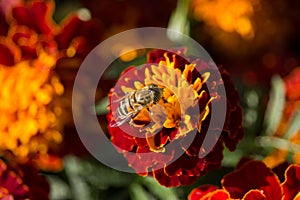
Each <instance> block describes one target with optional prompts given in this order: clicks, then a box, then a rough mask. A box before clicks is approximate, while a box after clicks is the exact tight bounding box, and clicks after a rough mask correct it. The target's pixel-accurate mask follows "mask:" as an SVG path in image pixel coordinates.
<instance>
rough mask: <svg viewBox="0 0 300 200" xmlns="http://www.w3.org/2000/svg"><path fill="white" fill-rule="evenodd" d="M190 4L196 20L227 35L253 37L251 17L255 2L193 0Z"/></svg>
mask: <svg viewBox="0 0 300 200" xmlns="http://www.w3.org/2000/svg"><path fill="white" fill-rule="evenodd" d="M191 4H192V5H191V7H192V13H193V16H194V17H195V18H196V19H197V20H203V21H204V22H205V23H207V24H209V25H210V26H213V27H218V28H220V29H221V30H223V31H226V32H229V33H232V32H236V33H238V34H239V35H241V36H242V37H244V38H253V37H254V28H253V22H252V21H251V17H252V15H253V10H254V5H255V4H257V1H247V0H234V1H224V0H216V1H207V0H194V1H192V3H191ZM212 10H214V12H211V11H212Z"/></svg>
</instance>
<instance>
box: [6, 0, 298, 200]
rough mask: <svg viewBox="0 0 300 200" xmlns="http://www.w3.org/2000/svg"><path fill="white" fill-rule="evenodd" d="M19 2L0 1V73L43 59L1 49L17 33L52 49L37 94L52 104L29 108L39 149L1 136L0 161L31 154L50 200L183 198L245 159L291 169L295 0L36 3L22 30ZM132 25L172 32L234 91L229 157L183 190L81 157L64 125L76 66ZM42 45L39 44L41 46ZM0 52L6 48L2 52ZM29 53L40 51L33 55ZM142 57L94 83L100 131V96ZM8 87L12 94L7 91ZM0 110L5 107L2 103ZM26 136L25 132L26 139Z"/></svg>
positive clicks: (68, 122) (103, 100)
mask: <svg viewBox="0 0 300 200" xmlns="http://www.w3.org/2000/svg"><path fill="white" fill-rule="evenodd" d="M8 2H9V3H8ZM20 2H21V1H18V0H14V1H5V0H2V1H1V3H0V7H1V8H2V9H1V10H2V11H1V19H0V21H1V23H0V28H1V40H0V51H1V52H3V53H1V54H2V55H0V61H1V65H5V66H14V65H18V63H22V62H23V61H24V62H27V60H29V59H28V58H30V59H32V58H33V59H38V60H39V58H40V56H39V55H42V53H40V54H39V53H38V54H37V55H35V54H34V55H33V54H31V53H30V52H32V51H31V50H32V49H31V47H30V46H29V47H30V48H29V47H28V46H26V45H23V46H22V45H21V44H22V43H21V42H20V40H18V41H19V43H17V44H18V45H19V46H18V45H17V46H18V48H19V47H20V49H21V52H22V55H23V56H20V55H19V54H20V52H19V50H14V49H13V48H15V47H14V45H7V41H6V39H7V38H9V37H11V38H12V39H13V40H15V38H16V37H17V36H16V33H18V37H23V35H26V34H28V35H29V36H30V37H29V36H28V37H27V35H26V37H25V38H27V39H28V38H31V39H30V41H33V40H37V41H38V42H40V43H42V44H43V45H42V48H43V49H44V50H45V51H51V50H52V49H55V51H57V52H58V53H57V55H56V56H55V57H54V58H47V59H48V60H47V63H49V62H50V61H49V59H50V60H51V59H54V62H55V63H56V64H54V65H55V68H53V72H52V71H51V72H49V74H47V76H46V75H45V76H46V77H45V80H48V79H49V77H50V79H51V80H50V83H49V85H50V86H51V87H52V88H54V89H51V91H53V92H50V93H47V92H46V93H45V94H47V95H46V96H47V97H49V98H50V99H51V100H49V102H50V103H48V101H47V100H45V101H46V102H47V103H41V104H37V106H41V105H45V108H43V109H44V110H45V113H48V114H47V117H45V119H44V120H45V121H46V122H47V123H46V122H45V124H48V125H45V128H44V129H45V130H46V129H51V131H49V132H47V131H44V133H45V135H43V137H45V138H46V139H45V138H43V140H39V139H38V138H40V137H42V136H40V135H41V133H40V132H43V131H40V130H43V129H42V128H41V127H39V131H37V132H39V133H38V134H37V135H35V137H34V139H35V140H34V141H35V143H36V142H40V141H43V142H44V141H46V142H44V143H43V144H45V146H47V147H45V146H43V147H38V145H36V146H37V147H36V149H38V150H35V149H34V147H35V146H34V145H33V143H30V145H31V146H30V145H29V146H30V147H28V146H27V147H26V148H28V150H24V149H26V148H25V147H24V148H23V149H21V150H20V148H15V147H14V145H13V144H12V145H11V146H9V145H7V143H8V140H7V138H6V136H1V137H0V138H1V140H2V141H3V142H2V143H1V142H0V144H1V145H0V147H1V154H0V155H1V157H2V158H3V160H5V161H7V162H12V163H14V162H16V163H24V162H27V161H28V159H25V157H26V158H28V155H29V157H31V156H32V158H30V159H29V160H30V162H33V163H35V164H34V166H35V167H37V168H38V169H40V170H41V171H42V174H43V175H44V176H45V177H46V179H47V181H48V183H49V187H50V190H49V197H50V199H54V200H63V199H78V200H79V199H110V200H113V199H170V200H171V199H172V200H173V199H186V198H187V196H188V194H189V192H190V191H191V190H192V189H193V188H195V187H197V186H199V185H201V184H207V183H211V184H215V185H220V180H221V179H222V177H223V176H224V175H225V174H227V173H228V172H230V171H232V170H233V169H234V167H235V165H236V164H237V162H238V161H239V160H240V158H242V157H244V156H246V157H252V158H255V159H259V160H264V161H265V163H266V164H267V165H268V166H270V167H274V166H276V165H278V164H280V163H282V162H286V161H288V162H291V163H298V161H299V159H298V157H299V155H298V153H299V151H300V146H299V145H300V141H299V139H298V137H299V135H300V131H299V126H300V125H299V124H300V123H299V120H300V118H299V116H300V114H299V105H300V95H299V94H300V72H299V69H298V71H297V67H298V66H299V62H300V37H299V35H300V28H299V27H300V17H299V13H298V12H299V9H300V2H299V1H296V0H291V1H284V0H272V1H271V0H264V1H262V0H178V1H176V0H164V1H158V0H153V1H147V0H130V1H129V0H55V2H54V1H44V2H46V3H47V6H46V7H45V8H44V7H41V8H33V7H30V6H27V9H29V10H30V9H31V10H34V9H37V10H39V9H45V10H47V12H46V14H45V15H43V14H41V15H40V16H41V17H40V18H39V17H38V16H39V15H37V18H38V19H39V20H36V21H37V24H38V26H35V25H32V24H30V20H29V21H26V20H25V19H26V16H27V15H26V14H24V13H26V12H27V11H24V10H26V9H23V10H22V9H21V10H19V11H14V12H12V11H11V9H12V8H13V7H14V6H16V5H19V4H22V5H23V4H24V3H26V2H27V3H28V2H31V1H24V2H23V3H22V2H21V3H20ZM49 2H50V3H49ZM28 5H29V3H28ZM45 5H46V4H45ZM25 7H26V6H25ZM45 10H44V11H45ZM36 13H39V12H36ZM20 24H21V26H20ZM41 24H42V25H41ZM53 24H54V25H53ZM31 25H32V27H35V28H34V30H36V33H31V32H30V34H29V33H28V30H27V29H26V28H24V27H26V26H28V27H30V26H31ZM36 27H37V28H36ZM137 27H164V28H172V29H175V30H178V31H180V32H182V33H184V34H187V35H189V36H191V37H192V38H193V39H195V40H196V41H198V42H199V43H200V44H201V45H202V46H203V47H204V48H205V49H206V51H207V52H208V53H209V54H210V56H211V57H212V58H213V60H214V61H215V63H216V64H217V65H218V66H222V67H223V68H225V69H226V70H227V71H228V72H229V73H230V74H231V78H232V80H233V82H234V85H235V86H236V88H237V89H238V92H239V95H240V101H241V106H242V108H243V115H244V119H243V125H244V128H245V132H246V134H245V137H244V139H243V140H242V141H241V142H240V143H239V145H238V148H237V150H236V151H234V152H229V151H227V150H225V151H224V159H223V167H222V168H221V169H219V170H215V171H212V172H210V173H208V174H207V175H205V176H203V177H201V178H200V179H199V180H198V181H197V182H196V183H195V184H193V185H191V186H182V187H177V188H165V187H162V186H160V185H159V184H158V183H157V182H156V181H154V180H153V179H151V178H148V177H147V178H144V177H140V176H138V175H135V174H127V173H122V172H119V171H115V170H113V169H110V168H108V167H106V166H104V165H102V164H101V163H99V162H98V161H97V160H94V159H93V158H92V157H91V156H90V155H89V153H88V152H87V151H86V149H85V148H84V146H83V145H82V143H81V141H80V139H79V137H78V135H77V133H76V129H75V127H74V124H73V121H72V117H71V112H72V111H71V94H72V86H73V82H74V79H75V76H76V73H77V70H78V69H79V67H80V64H81V62H82V61H83V59H84V58H85V56H86V55H87V54H88V52H89V51H90V50H92V49H93V48H94V47H95V46H96V45H98V44H99V43H100V42H101V41H103V40H105V39H106V38H109V37H110V36H112V35H114V34H117V33H120V32H122V31H125V30H129V29H133V28H137ZM54 30H55V31H54ZM19 33H22V34H23V35H22V34H19ZM20 35H22V36H20ZM44 37H45V38H47V39H45V40H44V39H43V38H44ZM4 38H6V39H4ZM32 38H33V39H32ZM49 38H50V39H49ZM50 40H51V41H52V40H53V43H55V45H54V46H55V47H53V46H51V45H52V43H51V44H50V42H49V44H47V45H44V43H45V41H50ZM26 41H27V40H26ZM28 41H29V40H28ZM7 46H9V51H8V50H7ZM35 48H36V49H38V48H37V47H34V48H33V49H35ZM119 48H120V49H118V52H119V53H120V55H121V54H122V51H126V47H119ZM36 51H37V52H39V50H36ZM111 51H113V50H111ZM6 52H10V53H7V54H5V53H6ZM18 52H19V53H18ZM24 52H26V54H25V53H24ZM146 53H147V52H146V51H143V50H139V51H134V52H130V53H127V54H123V55H122V56H120V58H119V59H118V60H116V61H115V62H113V63H112V65H111V66H110V67H109V68H108V70H107V71H106V72H105V74H104V75H103V77H101V82H105V85H99V90H98V93H97V94H96V102H97V103H96V110H97V112H98V115H99V122H100V124H101V126H102V127H103V128H104V129H106V126H107V122H106V114H107V109H106V107H107V94H108V92H109V89H110V88H111V87H113V86H114V84H115V83H116V81H117V78H118V76H119V74H120V73H121V72H122V71H123V70H124V69H125V68H126V67H128V66H131V65H136V66H138V65H140V64H142V63H144V62H145V61H146ZM24 55H26V56H24ZM9 56H11V57H12V61H11V62H10V60H9V59H8V58H10V57H9ZM41 59H42V60H43V61H45V60H46V59H45V58H41ZM48 61H49V62H48ZM45 62H46V61H45ZM49 65H51V66H52V65H53V64H49ZM1 69H2V68H0V73H2V72H1ZM11 69H12V68H9V70H8V71H9V72H8V73H10V74H13V75H11V76H12V77H14V76H22V75H24V74H25V73H26V70H25V69H24V72H23V71H19V72H20V74H19V75H18V73H16V72H13V71H12V70H11ZM295 70H296V71H295ZM3 71H4V70H3ZM3 73H4V72H3ZM14 73H15V74H14ZM53 74H54V75H53ZM1 77H8V76H7V75H6V74H5V73H4V75H3V76H0V84H1V85H0V87H1V90H2V92H3V94H2V95H1V96H0V101H1V102H6V101H7V102H10V101H11V99H10V98H12V99H14V97H9V98H8V97H7V98H6V96H7V95H6V96H5V95H4V91H6V90H5V89H4V88H6V89H7V90H8V88H10V87H8V86H7V85H9V84H8V83H7V82H4V81H3V80H5V79H4V78H3V79H1ZM55 77H56V78H55ZM11 79H14V78H11ZM11 79H9V80H11ZM32 79H34V80H36V79H35V78H32ZM26 80H28V79H25V78H24V82H22V83H20V84H23V86H24V84H25V83H26ZM30 80H31V79H30ZM2 81H3V82H2ZM18 81H20V79H18ZM18 81H16V85H17V83H18ZM55 81H56V82H55ZM4 83H6V85H5V84H4ZM38 83H39V82H37V83H36V84H38ZM43 83H44V82H43ZM49 85H48V86H49ZM6 86H7V87H6ZM48 86H47V87H45V88H46V89H45V88H44V89H45V91H48V90H47V88H48V89H49V87H48ZM60 87H63V92H59V91H60V89H59V88H60ZM16 88H19V87H17V86H16ZM22 88H23V90H22V89H20V91H22V92H20V96H21V97H22V98H25V97H24V96H25V94H27V93H26V92H24V91H26V90H27V89H26V87H22ZM24 88H25V89H24ZM43 91H44V90H43ZM31 92H32V93H34V92H35V91H31ZM12 93H13V94H14V92H12ZM13 94H12V95H13ZM43 94H44V93H43ZM50 94H51V95H50ZM15 95H17V92H15ZM18 98H19V97H18ZM45 98H46V97H45ZM1 99H2V100H1ZM41 99H42V97H41ZM24 101H25V100H24ZM40 102H44V101H42V100H41V101H40ZM24 104H26V102H25V103H24ZM28 104H30V102H29V103H28ZM3 105H6V104H4V103H3ZM7 105H8V104H7ZM26 105H27V104H26ZM9 106H10V107H9ZM11 107H13V108H11ZM20 107H21V106H20ZM14 108H15V107H14V106H12V105H8V106H7V107H5V106H3V107H0V111H1V115H2V114H3V113H4V115H5V114H6V113H13V114H11V115H13V116H15V115H16V114H14V113H16V112H17V113H18V112H19V111H18V110H17V109H14ZM1 109H2V110H1ZM32 109H33V108H32ZM43 109H42V110H43ZM48 109H49V112H48ZM12 110H14V111H12ZM49 113H52V115H50V114H49ZM11 115H9V116H10V117H9V118H8V119H7V118H5V117H2V118H1V117H0V121H2V123H3V125H2V126H1V127H0V128H1V129H0V130H2V132H3V133H6V132H5V131H7V130H9V129H10V128H9V127H10V126H14V125H16V124H10V123H11V121H10V120H11V119H14V120H15V118H14V117H11ZM45 115H46V114H45ZM7 116H8V115H7ZM18 116H19V114H18ZM50 116H52V118H53V124H52V122H49V120H50V118H51V117H50ZM52 118H51V119H52ZM20 119H22V121H21V122H20V126H21V128H20V129H19V131H20V130H21V131H24V130H23V129H30V127H31V126H30V125H28V124H27V125H26V126H25V125H24V123H25V121H24V119H23V118H20ZM25 119H26V118H25ZM39 119H40V118H39ZM5 120H6V121H5ZM28 123H29V122H28ZM39 123H41V122H39ZM32 126H33V127H34V125H32ZM33 129H34V128H33ZM25 132H26V131H25ZM53 132H55V134H56V135H55V134H54V135H55V136H53ZM34 133H35V132H34V131H33V133H32V134H34ZM0 134H1V133H0ZM28 134H29V133H28ZM2 135H3V134H2ZM12 135H13V134H12ZM29 135H30V134H29ZM14 137H19V136H14ZM52 137H53V138H54V139H53V138H52ZM28 138H29V139H28V140H30V141H31V140H33V139H32V138H33V137H32V136H28ZM49 138H52V139H49ZM24 140H25V139H24ZM26 141H27V140H26ZM40 148H41V149H42V148H47V153H45V154H43V153H41V152H43V151H42V150H41V149H40ZM16 149H17V150H16ZM14 152H19V153H14ZM24 152H25V153H24ZM36 152H38V154H36ZM45 152H46V151H45ZM45 155H47V156H45ZM15 157H17V159H15ZM16 160H17V161H16Z"/></svg>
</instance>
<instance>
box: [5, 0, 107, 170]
mask: <svg viewBox="0 0 300 200" xmlns="http://www.w3.org/2000/svg"><path fill="white" fill-rule="evenodd" d="M8 4H9V2H8V1H7V2H2V4H0V5H1V6H9V9H5V10H6V11H7V12H6V13H1V16H2V14H4V17H3V18H2V17H1V18H0V20H4V21H1V23H0V24H5V25H7V31H5V32H4V33H3V35H2V36H0V50H1V55H0V83H1V91H0V100H1V105H0V112H1V116H0V121H1V122H0V151H1V153H2V154H3V155H4V156H5V157H6V158H7V159H10V158H13V159H17V160H18V161H22V162H25V161H27V160H28V159H34V163H35V164H36V165H37V166H39V167H40V168H42V169H44V170H54V171H57V170H60V169H61V168H62V161H61V160H60V158H59V157H57V155H55V154H57V152H58V151H59V144H62V141H63V136H62V131H63V128H64V125H65V124H66V123H67V122H70V121H71V117H69V116H67V115H66V114H65V113H67V112H66V110H67V109H69V108H70V107H71V103H70V102H71V101H70V99H71V98H70V97H69V96H67V95H66V94H64V92H65V91H66V89H65V86H64V85H63V84H62V82H64V84H65V83H66V82H67V81H65V80H64V79H62V77H61V76H58V75H60V74H58V71H57V68H58V67H59V68H60V69H61V68H63V67H65V66H63V65H62V63H63V62H62V60H64V59H74V60H76V59H77V60H79V61H77V62H69V63H68V66H67V67H68V68H70V67H71V68H72V69H75V68H79V66H80V59H82V58H83V57H84V56H85V55H86V54H87V53H88V52H89V50H91V49H92V48H93V47H94V46H95V45H96V44H98V42H99V40H100V34H99V30H100V28H99V27H101V25H100V26H99V25H98V23H95V21H92V20H89V19H84V20H83V19H81V18H80V16H79V14H76V13H75V14H73V15H70V16H69V17H68V18H67V19H66V20H64V22H63V23H62V24H60V25H58V24H57V23H55V22H54V20H53V19H52V14H53V10H54V2H53V1H20V2H18V3H17V4H14V5H8ZM1 33H2V32H1ZM96 33H97V34H96ZM100 33H101V31H100ZM87 38H89V40H88V39H87ZM63 71H64V72H63V75H64V77H70V76H69V75H70V74H65V70H63ZM68 86H69V85H68ZM68 94H69V93H68ZM50 152H51V153H50Z"/></svg>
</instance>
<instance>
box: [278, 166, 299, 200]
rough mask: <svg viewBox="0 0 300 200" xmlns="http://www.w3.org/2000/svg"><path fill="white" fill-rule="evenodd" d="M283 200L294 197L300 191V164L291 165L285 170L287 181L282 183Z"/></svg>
mask: <svg viewBox="0 0 300 200" xmlns="http://www.w3.org/2000/svg"><path fill="white" fill-rule="evenodd" d="M282 189H283V193H284V197H283V200H290V199H293V198H294V197H296V196H297V195H298V198H299V194H298V193H299V191H300V166H299V165H290V166H289V167H288V169H287V170H286V172H285V181H284V182H283V183H282Z"/></svg>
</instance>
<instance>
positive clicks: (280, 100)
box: [264, 76, 285, 135]
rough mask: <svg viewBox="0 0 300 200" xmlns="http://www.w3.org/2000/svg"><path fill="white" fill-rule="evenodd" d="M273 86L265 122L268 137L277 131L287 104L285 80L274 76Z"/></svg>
mask: <svg viewBox="0 0 300 200" xmlns="http://www.w3.org/2000/svg"><path fill="white" fill-rule="evenodd" d="M271 84H272V89H271V92H270V100H269V104H268V107H267V110H266V113H265V120H264V124H265V126H266V131H265V132H266V134H267V135H271V134H273V133H274V132H275V130H276V129H277V127H278V124H279V122H280V119H281V118H282V114H283V108H284V104H285V87H284V82H283V80H282V79H281V78H280V77H279V76H274V77H273V78H272V83H271Z"/></svg>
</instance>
